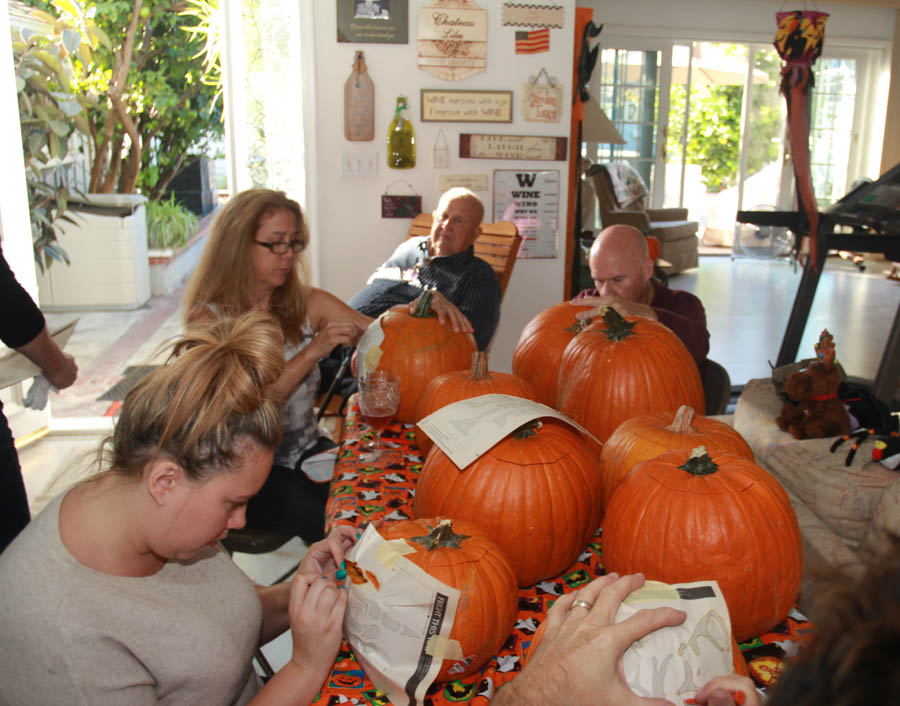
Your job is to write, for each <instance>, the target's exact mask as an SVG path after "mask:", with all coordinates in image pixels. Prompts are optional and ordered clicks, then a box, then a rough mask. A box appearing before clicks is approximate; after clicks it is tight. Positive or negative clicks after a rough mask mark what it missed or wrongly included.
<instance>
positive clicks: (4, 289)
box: [0, 247, 44, 348]
mask: <svg viewBox="0 0 900 706" xmlns="http://www.w3.org/2000/svg"><path fill="white" fill-rule="evenodd" d="M0 302H2V306H0V340H2V341H3V342H4V343H5V344H6V345H7V346H9V347H10V348H18V347H20V346H24V345H25V344H26V343H29V342H30V341H32V340H33V339H34V338H35V337H36V336H37V335H38V334H39V333H40V332H41V331H43V330H44V315H43V314H42V313H41V310H40V309H38V308H37V305H36V304H35V303H34V301H33V300H32V299H31V297H30V296H29V295H28V292H26V291H25V290H24V289H23V288H22V285H21V284H19V282H18V281H17V280H16V276H15V275H14V274H13V271H12V270H11V269H10V267H9V265H8V264H7V262H6V258H5V257H3V248H2V247H0Z"/></svg>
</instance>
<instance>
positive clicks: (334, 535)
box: [298, 525, 359, 576]
mask: <svg viewBox="0 0 900 706" xmlns="http://www.w3.org/2000/svg"><path fill="white" fill-rule="evenodd" d="M358 532H359V530H357V529H356V528H355V527H351V526H350V525H336V526H335V527H334V529H332V530H331V532H330V533H329V534H328V536H327V537H325V539H323V540H321V541H319V542H316V543H315V544H313V545H312V546H310V548H309V549H308V550H307V551H306V556H305V557H303V561H302V562H301V563H300V568H299V569H298V572H299V573H307V574H319V575H320V576H321V575H325V574H331V573H333V572H335V571H336V570H337V568H338V567H339V566H340V565H341V562H342V561H343V560H344V554H345V553H346V552H347V550H348V549H350V547H352V546H353V545H354V544H356V540H357V536H358Z"/></svg>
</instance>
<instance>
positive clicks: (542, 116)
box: [522, 68, 563, 123]
mask: <svg viewBox="0 0 900 706" xmlns="http://www.w3.org/2000/svg"><path fill="white" fill-rule="evenodd" d="M541 76H543V77H545V78H546V82H545V83H541ZM562 111H563V88H562V84H561V83H559V81H556V80H555V79H554V78H553V77H551V76H550V74H548V73H547V70H546V69H543V68H542V69H541V70H540V72H539V73H538V75H537V76H536V77H535V76H530V77H529V78H528V83H523V84H522V116H523V117H524V118H525V120H527V121H528V122H532V123H558V122H559V119H560V117H561V116H562Z"/></svg>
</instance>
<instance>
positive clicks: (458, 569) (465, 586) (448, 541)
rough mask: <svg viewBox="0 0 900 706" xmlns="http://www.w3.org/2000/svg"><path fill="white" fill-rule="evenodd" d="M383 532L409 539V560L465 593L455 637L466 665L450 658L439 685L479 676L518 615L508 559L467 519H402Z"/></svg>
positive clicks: (381, 530)
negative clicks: (410, 551) (479, 670)
mask: <svg viewBox="0 0 900 706" xmlns="http://www.w3.org/2000/svg"><path fill="white" fill-rule="evenodd" d="M378 532H379V534H381V536H382V537H383V538H384V539H387V540H396V539H401V540H404V541H405V542H406V544H407V545H408V546H409V547H410V548H412V549H413V550H415V551H413V552H412V553H410V554H405V558H406V559H409V560H410V561H411V562H413V563H414V564H415V565H416V566H418V567H419V568H421V569H423V570H424V571H425V572H426V573H427V574H428V575H429V576H432V577H434V578H435V579H437V580H438V581H440V582H441V583H444V584H447V585H448V586H452V587H453V588H456V589H458V590H459V592H460V595H459V602H458V604H457V609H456V617H455V618H454V621H453V629H452V630H451V632H450V639H451V640H456V641H457V642H458V643H459V646H460V648H461V650H462V654H463V655H465V661H462V660H459V659H445V660H444V662H443V664H442V665H441V671H440V672H439V674H438V676H437V677H436V679H435V681H439V682H440V681H447V680H450V679H459V678H461V677H466V676H468V675H470V674H474V673H475V672H476V671H478V669H479V668H480V667H481V665H483V664H484V663H485V662H487V661H488V660H489V659H490V658H491V657H493V656H494V655H495V654H497V652H498V651H499V650H500V648H501V647H502V646H503V643H504V642H505V641H506V639H507V638H508V637H509V634H510V633H511V632H512V629H513V625H514V624H515V621H516V615H517V614H518V611H519V598H518V595H519V594H518V588H517V587H516V579H515V576H514V575H513V572H512V569H511V568H510V566H509V562H508V561H507V559H506V557H505V556H504V555H503V553H502V552H501V550H500V549H499V548H498V547H497V545H496V544H494V543H493V542H491V541H490V540H489V539H488V538H487V537H486V536H485V534H484V533H483V532H482V531H481V530H480V529H479V528H478V527H477V526H476V525H475V524H474V523H472V522H468V521H466V520H460V519H453V520H451V519H448V518H441V517H438V518H434V519H420V520H401V521H399V522H389V523H385V524H383V525H381V527H379V529H378Z"/></svg>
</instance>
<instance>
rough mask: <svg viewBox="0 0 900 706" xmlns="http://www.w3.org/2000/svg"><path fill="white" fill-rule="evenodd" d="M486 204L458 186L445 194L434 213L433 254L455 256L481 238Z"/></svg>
mask: <svg viewBox="0 0 900 706" xmlns="http://www.w3.org/2000/svg"><path fill="white" fill-rule="evenodd" d="M482 218H484V205H483V204H482V203H481V199H479V198H478V197H477V196H476V195H475V194H474V193H473V192H472V191H469V190H468V189H463V188H462V187H455V188H453V189H450V190H449V191H445V192H444V194H443V195H442V196H441V200H440V201H439V202H438V206H437V208H436V209H435V210H434V222H433V223H432V226H431V236H430V239H431V251H432V254H434V255H455V254H456V253H460V252H462V251H463V250H466V249H467V248H468V247H469V246H470V245H471V244H472V243H474V242H475V239H476V238H478V236H479V235H481V219H482Z"/></svg>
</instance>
